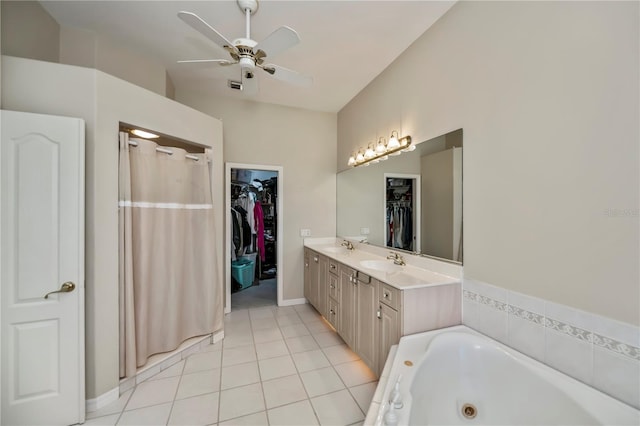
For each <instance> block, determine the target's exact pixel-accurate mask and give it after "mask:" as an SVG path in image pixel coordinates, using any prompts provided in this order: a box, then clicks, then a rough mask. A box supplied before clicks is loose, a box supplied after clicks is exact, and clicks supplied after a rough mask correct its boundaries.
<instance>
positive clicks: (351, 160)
mask: <svg viewBox="0 0 640 426" xmlns="http://www.w3.org/2000/svg"><path fill="white" fill-rule="evenodd" d="M355 164H356V157H355V155H354V154H351V156H350V157H349V161H347V166H355Z"/></svg>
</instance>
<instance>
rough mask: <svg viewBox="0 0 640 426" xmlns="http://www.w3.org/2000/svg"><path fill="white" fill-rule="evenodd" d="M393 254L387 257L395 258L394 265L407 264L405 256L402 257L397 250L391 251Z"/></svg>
mask: <svg viewBox="0 0 640 426" xmlns="http://www.w3.org/2000/svg"><path fill="white" fill-rule="evenodd" d="M390 253H391V254H390V255H389V256H387V259H392V260H393V264H394V265H401V266H404V265H406V263H405V261H404V258H403V257H402V255H401V254H398V253H396V252H393V251H392V252H390Z"/></svg>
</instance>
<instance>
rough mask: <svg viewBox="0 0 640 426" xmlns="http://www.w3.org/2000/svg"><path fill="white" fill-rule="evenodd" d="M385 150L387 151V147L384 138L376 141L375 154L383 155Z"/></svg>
mask: <svg viewBox="0 0 640 426" xmlns="http://www.w3.org/2000/svg"><path fill="white" fill-rule="evenodd" d="M386 150H387V147H386V146H385V143H384V138H380V139H378V144H377V145H376V152H377V153H378V154H384V153H385V152H386Z"/></svg>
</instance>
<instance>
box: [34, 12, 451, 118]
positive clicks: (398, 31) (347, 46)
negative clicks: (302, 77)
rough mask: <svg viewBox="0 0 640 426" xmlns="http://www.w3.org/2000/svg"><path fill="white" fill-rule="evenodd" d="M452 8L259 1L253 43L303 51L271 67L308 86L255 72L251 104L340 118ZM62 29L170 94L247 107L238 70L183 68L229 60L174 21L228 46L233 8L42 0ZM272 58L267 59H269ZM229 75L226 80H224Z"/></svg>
mask: <svg viewBox="0 0 640 426" xmlns="http://www.w3.org/2000/svg"><path fill="white" fill-rule="evenodd" d="M454 3H455V1H371V0H369V1H365V0H357V1H331V0H323V1H308V0H298V1H281V0H260V5H259V9H258V11H257V12H256V13H255V14H254V15H253V16H252V17H251V38H252V39H254V40H256V41H258V42H259V41H261V40H262V39H264V38H266V37H267V36H268V35H269V34H271V32H273V31H274V30H275V29H277V28H278V27H280V26H283V25H287V26H289V27H291V28H293V29H294V30H296V31H297V32H298V35H299V36H300V38H301V40H302V41H301V43H300V44H298V45H297V46H295V47H293V48H291V49H289V50H287V51H286V52H283V53H281V54H280V55H277V56H276V57H275V58H273V60H270V62H273V63H274V64H277V65H280V66H283V67H286V68H290V69H293V70H296V71H298V72H300V73H302V74H307V75H310V76H312V77H313V80H314V83H313V85H312V86H311V87H297V86H293V85H288V84H286V83H283V82H280V81H277V80H275V79H273V78H271V77H270V76H269V75H268V74H267V73H264V72H258V73H257V76H258V78H259V92H258V94H257V95H254V96H251V97H249V99H251V100H254V101H257V102H267V103H273V104H279V105H287V106H292V107H299V108H306V109H311V110H316V111H327V112H337V111H339V110H340V109H341V108H342V107H343V106H344V105H346V104H347V103H348V102H349V101H350V100H351V99H352V98H353V97H354V96H356V95H357V94H358V92H360V91H361V90H362V89H363V88H364V87H365V86H366V85H367V84H369V82H371V81H372V80H373V79H374V78H375V77H376V76H377V75H378V74H380V73H381V72H382V71H383V70H384V69H385V68H386V67H387V66H388V65H390V64H391V63H392V62H393V60H394V59H395V58H397V57H398V55H400V53H402V51H404V50H405V49H406V48H407V47H409V45H410V44H411V43H412V42H413V41H414V40H416V39H417V38H418V37H419V36H420V35H421V34H423V33H424V32H425V31H426V30H427V29H428V28H429V27H430V26H431V25H432V24H433V23H434V22H435V21H436V20H438V18H440V17H441V16H442V15H443V14H444V13H445V12H446V11H447V10H448V9H449V8H450V7H451V6H452V5H453V4H454ZM41 4H42V6H43V7H44V8H45V9H46V10H47V11H48V12H49V13H50V14H51V16H53V18H54V19H55V20H56V21H58V23H59V24H60V25H62V26H68V27H74V28H81V29H86V30H91V31H94V32H96V33H97V34H100V35H103V36H105V37H108V38H109V39H111V40H112V41H114V42H117V43H122V44H123V45H124V46H125V47H127V48H129V49H130V50H133V51H136V52H144V54H145V56H146V57H148V58H150V59H152V60H154V61H156V62H159V63H161V64H162V65H163V66H165V67H166V69H167V71H168V72H169V75H170V76H171V79H172V81H173V83H174V85H175V87H176V90H177V91H180V90H197V91H200V92H201V93H203V94H208V95H211V96H226V97H236V98H244V99H247V95H246V94H244V93H242V92H239V91H234V90H232V89H230V88H229V87H228V85H227V80H228V79H229V78H233V79H236V80H237V79H239V77H240V71H239V68H238V67H220V66H218V65H207V66H202V65H184V64H177V63H176V61H178V60H182V59H212V58H216V59H229V56H228V54H227V52H225V51H224V50H223V49H221V48H219V47H218V46H216V45H215V44H214V43H213V42H211V41H210V40H208V39H207V38H205V37H204V36H202V35H201V34H199V33H198V32H196V31H195V30H193V29H192V28H191V27H189V26H188V25H187V24H185V23H184V22H183V21H181V20H180V19H179V18H178V17H177V12H178V11H181V10H185V11H190V12H194V13H196V14H197V15H199V16H200V17H201V18H202V19H204V20H205V21H207V22H208V23H209V25H211V26H212V27H214V28H215V29H216V30H218V32H220V33H221V34H222V35H224V36H225V37H226V38H227V39H229V40H233V39H235V38H239V37H244V33H245V18H244V15H243V13H242V11H241V10H240V8H239V7H238V5H237V3H236V2H235V0H217V1H42V2H41ZM270 59H271V58H270ZM229 73H231V74H229Z"/></svg>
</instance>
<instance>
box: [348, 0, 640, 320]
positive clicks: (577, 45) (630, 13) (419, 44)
mask: <svg viewBox="0 0 640 426" xmlns="http://www.w3.org/2000/svg"><path fill="white" fill-rule="evenodd" d="M638 19H639V4H638V3H637V2H620V3H613V2H459V3H457V4H456V5H455V6H454V7H453V8H452V9H451V10H450V11H449V12H448V13H447V14H445V15H444V16H443V17H442V18H441V19H440V21H438V22H437V23H436V24H435V25H434V26H433V27H432V28H431V29H429V30H428V31H427V33H425V34H424V35H423V36H422V37H420V38H419V39H418V40H417V41H416V42H415V43H414V44H413V45H412V46H411V47H410V48H409V49H408V50H407V51H405V52H404V53H403V54H402V55H401V56H400V57H399V58H398V59H397V60H396V61H395V62H394V64H392V66H390V67H389V68H388V69H387V70H385V71H384V72H383V73H382V74H381V75H380V76H378V77H377V78H376V79H375V80H374V81H373V82H372V83H371V84H370V85H369V86H367V87H366V88H365V89H364V90H363V91H362V92H361V93H360V94H359V95H358V96H357V97H356V98H354V99H353V100H352V101H351V102H350V103H349V104H348V105H347V106H346V107H345V108H344V109H343V110H342V111H340V112H339V114H338V158H337V165H338V168H339V169H344V168H345V167H346V166H345V165H346V159H347V157H348V155H349V153H350V152H351V151H352V150H353V149H354V148H355V147H357V146H358V145H360V144H362V143H364V142H366V141H367V140H369V139H371V138H372V137H373V136H375V135H376V134H380V135H388V134H389V133H390V132H391V130H394V129H397V130H400V134H401V135H402V134H410V135H412V136H413V138H414V140H415V141H420V140H426V139H429V138H432V137H434V136H437V135H440V134H443V133H446V132H448V131H450V130H453V129H456V128H459V127H462V128H463V130H464V166H463V167H464V201H463V203H464V250H465V257H464V273H465V277H469V278H473V279H477V280H481V281H484V282H488V283H491V284H494V285H497V286H500V287H504V288H507V289H510V290H514V291H517V292H522V293H525V294H529V295H533V296H537V297H541V298H544V299H547V300H551V301H554V302H557V303H562V304H565V305H568V306H572V307H575V308H578V309H582V310H585V311H589V312H592V313H596V314H600V315H603V316H607V317H610V318H614V319H617V320H621V321H624V322H628V323H632V324H636V325H637V324H640V318H639V313H640V289H639V288H640V286H639V285H638V283H639V282H640V277H639V270H638V259H639V258H640V253H639V247H638V240H639V219H638V206H639V180H640V179H639V170H638V159H639V144H638V140H639V126H638V116H639V113H640V108H639V101H638V94H639V82H638V75H639V51H640V49H639V24H638Z"/></svg>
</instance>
